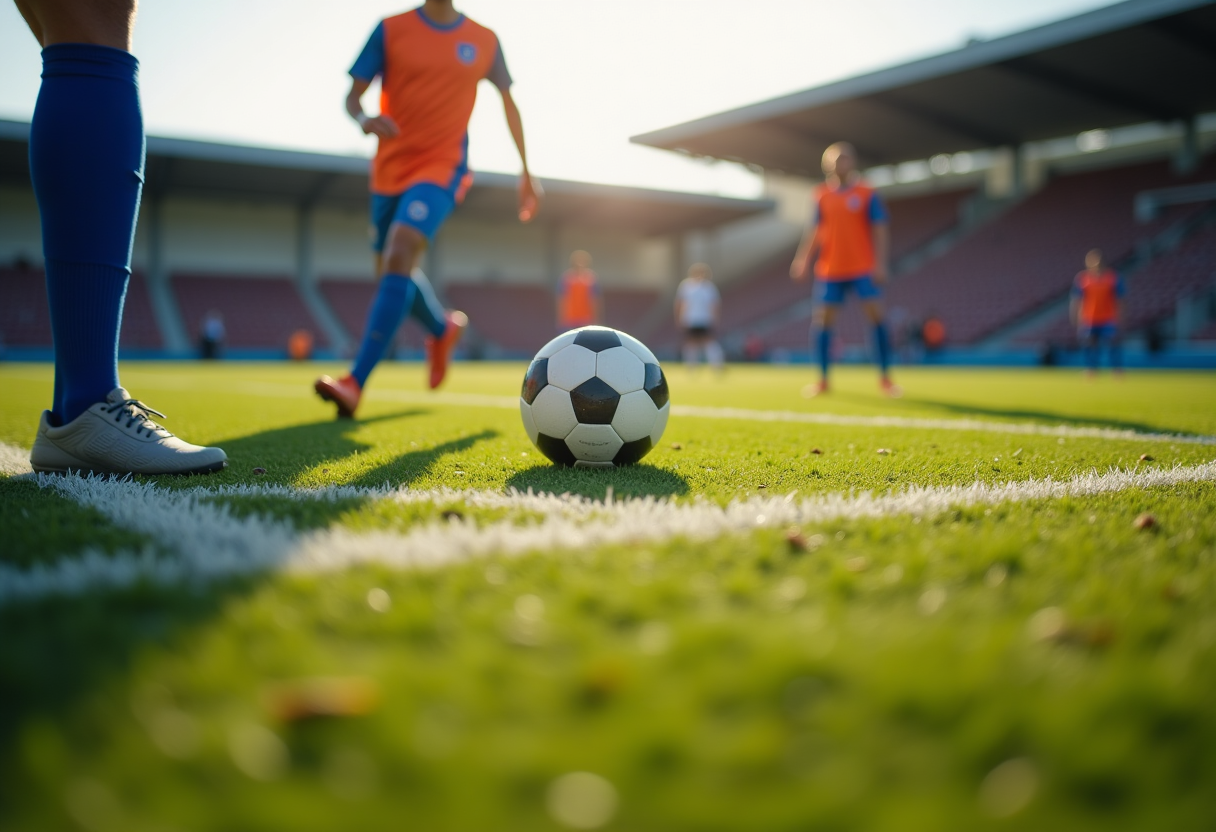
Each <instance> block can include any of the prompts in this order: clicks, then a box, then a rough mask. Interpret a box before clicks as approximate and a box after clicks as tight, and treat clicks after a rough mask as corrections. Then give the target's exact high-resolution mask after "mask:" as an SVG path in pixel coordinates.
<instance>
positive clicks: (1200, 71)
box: [631, 0, 1216, 175]
mask: <svg viewBox="0 0 1216 832" xmlns="http://www.w3.org/2000/svg"><path fill="white" fill-rule="evenodd" d="M1213 110H1216V2H1213V0H1127V2H1123V3H1117V4H1115V5H1113V6H1107V7H1105V8H1102V9H1098V10H1096V11H1092V12H1088V13H1086V14H1082V15H1079V16H1077V17H1073V18H1069V19H1067V20H1061V21H1058V22H1056V23H1051V24H1048V25H1045V26H1040V27H1038V28H1035V29H1030V30H1027V31H1024V32H1019V33H1017V34H1013V35H1009V36H1007V37H1002V38H998V39H996V40H990V41H981V42H973V43H970V44H968V45H967V46H964V47H962V48H961V49H958V50H955V51H953V52H948V53H945V54H942V55H937V56H934V57H931V58H925V59H923V60H919V61H913V62H911V63H907V64H903V65H901V66H896V67H891V68H889V69H883V70H879V71H877V72H872V73H869V74H867V75H860V76H857V77H855V78H849V79H846V80H843V81H838V82H836V83H832V84H827V85H825V86H822V87H815V88H813V89H809V90H804V91H802V92H797V93H793V94H791V95H786V96H782V97H780V98H774V99H772V100H769V101H762V102H760V103H758V104H752V105H749V106H746V107H740V108H739V109H736V110H730V111H728V112H724V113H719V114H717V115H712V116H707V117H705V118H701V119H697V120H695V121H690V122H687V123H685V124H679V125H676V126H674V127H668V128H665V129H662V130H655V131H654V132H651V133H645V134H642V135H639V136H634V137H633V138H632V139H631V140H632V141H634V142H636V143H638V144H646V145H651V146H653V147H659V148H664V149H667V150H678V151H682V152H685V153H689V154H692V155H697V156H710V157H715V158H719V159H729V160H732V161H739V162H746V163H749V164H753V165H759V166H761V167H764V168H769V169H777V170H783V171H788V172H791V173H803V174H810V175H818V173H819V164H818V162H819V156H820V155H821V154H822V152H823V150H824V148H826V147H827V145H829V144H830V143H832V142H833V141H837V140H839V139H848V140H849V141H851V142H853V144H854V145H855V146H856V147H857V150H858V152H859V153H860V154H861V156H862V161H863V162H864V163H865V164H867V165H882V164H893V163H898V162H905V161H910V160H914V159H926V158H928V157H930V156H933V155H935V154H938V153H955V152H958V151H962V150H977V149H980V148H990V147H1001V146H1016V145H1019V144H1022V143H1024V142H1028V141H1038V140H1042V139H1052V138H1058V137H1061V136H1067V135H1071V134H1075V133H1080V132H1083V131H1085V130H1091V129H1096V128H1105V127H1119V126H1123V125H1127V124H1138V123H1144V122H1152V121H1175V120H1181V119H1189V118H1191V117H1193V116H1195V115H1198V114H1200V113H1205V112H1210V111H1213Z"/></svg>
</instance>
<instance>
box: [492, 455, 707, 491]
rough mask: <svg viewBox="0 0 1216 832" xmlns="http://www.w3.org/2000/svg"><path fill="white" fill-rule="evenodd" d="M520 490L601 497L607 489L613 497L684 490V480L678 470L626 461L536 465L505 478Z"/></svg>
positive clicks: (685, 486) (511, 485)
mask: <svg viewBox="0 0 1216 832" xmlns="http://www.w3.org/2000/svg"><path fill="white" fill-rule="evenodd" d="M507 485H508V486H510V487H512V488H516V489H518V490H520V491H527V490H528V489H529V488H531V489H532V490H533V491H534V492H548V493H553V494H566V493H569V494H578V495H581V496H583V497H591V498H594V499H597V500H602V499H603V498H604V497H605V496H607V494H608V489H609V488H611V489H612V493H613V495H614V496H617V497H646V496H652V497H673V496H678V495H681V494H687V493H688V481H687V480H686V479H684V478H683V477H681V476H680V475H679V474H673V473H672V472H670V471H664V470H663V469H662V468H656V467H654V466H653V465H646V464H638V465H627V466H624V467H621V468H566V467H565V466H562V465H538V466H537V467H535V468H529V469H528V470H526V471H520V472H519V473H518V474H516V475H514V476H513V477H511V478H510V479H508V480H507Z"/></svg>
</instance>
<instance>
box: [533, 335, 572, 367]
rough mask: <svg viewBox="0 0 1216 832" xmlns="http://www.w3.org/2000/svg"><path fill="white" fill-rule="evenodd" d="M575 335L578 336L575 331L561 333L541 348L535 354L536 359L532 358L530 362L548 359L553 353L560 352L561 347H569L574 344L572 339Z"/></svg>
mask: <svg viewBox="0 0 1216 832" xmlns="http://www.w3.org/2000/svg"><path fill="white" fill-rule="evenodd" d="M577 335H578V330H577V329H572V330H570V331H569V332H563V333H562V334H561V335H559V336H557V337H556V338H554V339H553V340H552V341H550V342H549V343H547V344H545V345H544V346H543V347H541V348H540V352H538V353H537V354H536V358H534V359H532V360H533V361H535V360H536V359H538V358H548V357H549V356H551V355H553V353H555V352H557V351H558V350H560V349H561V348H562V347H568V346H570V345H571V344H573V343H574V338H575V336H577Z"/></svg>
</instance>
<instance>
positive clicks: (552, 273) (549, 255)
mask: <svg viewBox="0 0 1216 832" xmlns="http://www.w3.org/2000/svg"><path fill="white" fill-rule="evenodd" d="M565 263H566V255H565V254H564V253H563V252H562V224H561V223H560V222H557V221H551V222H547V223H545V279H546V280H547V281H548V285H549V286H550V287H556V286H557V281H558V280H560V279H561V276H562V272H564V271H565Z"/></svg>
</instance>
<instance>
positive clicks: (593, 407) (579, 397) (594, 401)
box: [570, 376, 621, 425]
mask: <svg viewBox="0 0 1216 832" xmlns="http://www.w3.org/2000/svg"><path fill="white" fill-rule="evenodd" d="M620 401H621V394H620V393H618V392H616V391H615V390H613V389H612V386H611V385H610V384H608V382H606V381H604V380H603V379H602V378H600V377H599V376H593V377H591V378H589V379H587V380H586V381H584V382H583V383H582V384H580V385H579V386H578V387H575V388H574V389H573V390H571V391H570V404H572V405H574V418H576V419H578V421H579V424H581V425H610V424H612V417H613V416H615V415H616V406H617V404H618V403H619V402H620Z"/></svg>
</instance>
